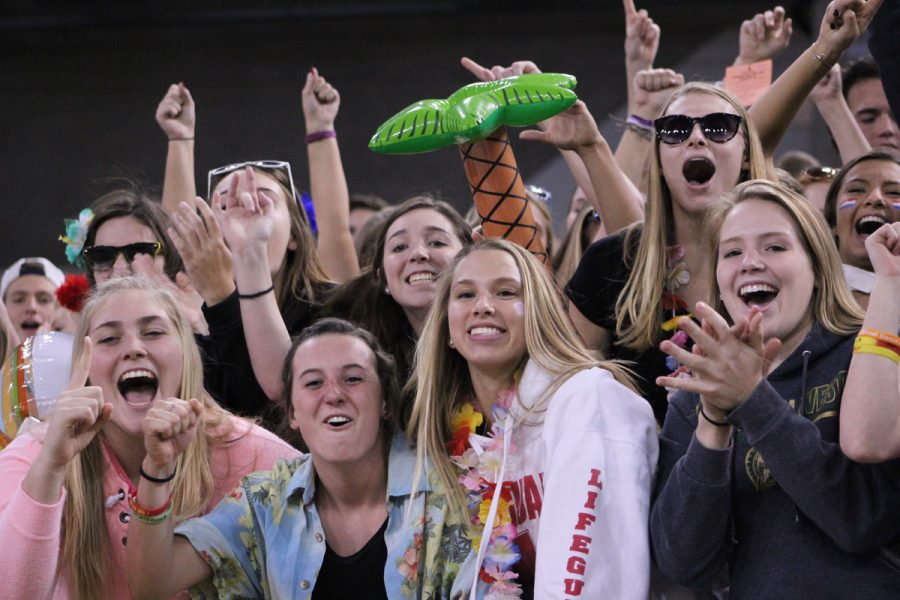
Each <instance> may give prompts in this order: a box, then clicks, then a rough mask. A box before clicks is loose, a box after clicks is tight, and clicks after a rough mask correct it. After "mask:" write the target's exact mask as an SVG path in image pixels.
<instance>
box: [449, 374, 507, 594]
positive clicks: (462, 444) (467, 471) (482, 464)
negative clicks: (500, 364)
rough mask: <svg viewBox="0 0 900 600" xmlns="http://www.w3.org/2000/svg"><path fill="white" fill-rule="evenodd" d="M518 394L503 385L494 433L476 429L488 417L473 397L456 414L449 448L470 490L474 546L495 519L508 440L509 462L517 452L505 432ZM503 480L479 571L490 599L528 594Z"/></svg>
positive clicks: (495, 411)
mask: <svg viewBox="0 0 900 600" xmlns="http://www.w3.org/2000/svg"><path fill="white" fill-rule="evenodd" d="M514 397H515V390H514V389H512V388H510V389H505V390H502V391H501V392H500V394H499V395H498V398H497V401H496V402H495V403H494V405H493V406H492V407H491V419H492V424H491V435H490V436H481V435H478V434H477V433H475V431H476V429H477V428H478V427H479V426H480V425H481V424H482V423H483V422H484V415H483V414H482V413H481V412H480V411H478V410H477V409H476V408H475V406H474V405H473V403H472V402H471V401H466V402H463V404H462V406H460V407H459V408H458V409H457V410H456V411H455V412H454V413H453V414H452V415H451V418H450V428H451V431H452V432H453V437H452V439H451V440H450V441H449V442H448V443H447V447H448V449H449V450H450V458H451V460H452V461H453V462H454V464H456V465H457V466H458V467H459V468H460V470H461V474H460V476H459V482H460V483H461V484H462V486H463V487H464V488H465V489H466V492H467V494H468V499H469V514H470V516H471V531H472V535H471V537H472V547H473V548H478V547H479V546H480V544H481V534H482V531H484V526H485V522H486V521H487V520H488V519H489V518H490V517H489V515H490V512H491V501H492V499H493V498H494V494H495V491H496V488H497V477H498V474H499V473H500V470H501V465H502V463H503V458H504V457H503V454H504V452H503V448H504V442H506V444H507V446H508V452H507V465H509V463H510V462H511V459H512V457H513V455H514V449H513V447H512V444H511V443H510V441H507V440H505V439H504V438H505V436H506V435H508V434H510V433H511V432H507V431H505V429H504V427H505V425H504V424H505V423H506V422H507V418H506V417H507V415H509V409H510V406H511V405H512V401H513V398H514ZM500 485H501V488H500V494H499V497H498V502H497V511H496V517H495V518H494V524H493V527H492V528H491V532H490V539H489V541H488V545H487V551H486V552H485V554H484V561H483V562H482V564H481V569H480V571H479V573H478V578H479V579H480V580H481V581H483V582H485V583H487V584H488V592H487V594H486V595H485V600H512V599H514V598H520V597H521V595H522V589H521V587H520V585H519V583H518V582H516V578H518V574H517V573H516V572H515V571H514V570H513V567H514V566H515V565H516V563H518V562H519V558H520V554H519V547H518V546H517V545H516V543H515V539H516V537H517V535H518V533H517V531H516V526H515V524H514V523H513V522H512V517H511V516H510V511H509V505H510V502H511V501H512V494H511V492H510V491H509V487H508V486H506V485H504V484H503V482H502V481H501V482H500Z"/></svg>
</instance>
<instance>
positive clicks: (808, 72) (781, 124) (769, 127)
mask: <svg viewBox="0 0 900 600" xmlns="http://www.w3.org/2000/svg"><path fill="white" fill-rule="evenodd" d="M881 2H882V0H868V1H867V0H832V1H831V2H830V3H829V4H828V7H827V8H826V9H825V16H824V17H823V19H822V24H821V26H820V28H819V35H818V37H817V39H816V41H815V42H814V43H813V45H812V46H810V47H809V48H808V49H806V50H805V51H804V52H803V54H801V55H800V56H799V57H798V58H797V60H795V61H794V62H793V64H791V66H790V67H788V69H787V70H786V71H785V72H784V73H782V74H781V76H780V77H778V79H776V80H775V82H774V83H773V84H772V86H771V87H769V89H768V90H766V92H765V93H764V94H763V95H762V96H761V97H760V98H759V100H757V101H756V103H755V104H754V105H753V106H752V107H751V108H750V118H751V120H752V121H753V123H754V125H755V126H756V129H757V131H758V132H759V136H760V141H761V142H762V147H763V151H764V152H765V154H766V156H767V157H771V156H772V155H773V154H774V153H775V149H776V148H777V147H778V143H779V142H780V141H781V138H782V137H783V136H784V134H785V132H786V131H787V128H788V125H790V123H791V121H792V120H793V118H794V116H795V115H796V114H797V111H798V110H800V106H801V105H802V104H803V101H804V100H805V99H806V97H807V96H808V95H809V93H810V91H811V90H812V89H813V87H814V86H815V85H816V83H817V82H818V81H819V80H820V79H821V78H822V77H823V76H824V75H825V74H826V73H827V72H828V71H829V70H830V69H831V67H832V66H834V65H835V64H837V61H838V60H839V59H840V57H841V55H842V54H843V53H844V50H846V49H847V48H848V47H849V46H850V44H852V43H853V41H854V40H855V39H856V38H857V37H858V36H859V34H860V33H861V32H862V31H864V30H865V28H866V27H867V26H868V24H869V22H870V21H871V20H872V17H873V16H874V14H875V12H876V11H877V10H878V8H879V7H880V6H881Z"/></svg>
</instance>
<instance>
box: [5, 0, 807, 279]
mask: <svg viewBox="0 0 900 600" xmlns="http://www.w3.org/2000/svg"><path fill="white" fill-rule="evenodd" d="M74 4H75V3H73V6H69V3H62V2H59V3H37V2H19V3H15V2H14V3H13V4H11V5H9V6H8V7H7V8H5V9H2V11H0V81H2V85H0V108H2V110H0V140H2V144H0V175H2V182H3V187H4V201H3V202H2V203H0V223H2V224H3V234H4V235H3V240H4V243H3V244H2V245H0V264H2V265H7V264H9V263H10V262H12V261H13V260H15V259H16V258H17V257H20V256H25V255H45V256H47V257H48V258H50V259H52V260H54V261H56V262H58V263H62V262H63V261H64V258H63V247H62V244H61V243H59V242H57V241H56V238H57V236H58V235H59V234H60V233H61V232H62V225H63V221H62V219H63V217H65V216H69V217H71V216H74V215H75V214H77V212H78V210H80V209H81V208H82V207H84V206H86V205H87V204H89V203H90V201H91V199H92V198H94V197H96V196H97V195H98V194H99V193H100V192H101V191H103V190H104V189H106V186H108V184H106V183H104V179H105V178H108V177H110V176H114V175H123V174H127V175H133V176H137V177H139V178H141V179H143V180H144V181H147V182H149V183H150V184H153V185H156V186H159V185H161V179H162V172H163V165H164V160H165V150H166V143H165V137H164V135H163V134H162V132H161V131H160V130H159V129H158V127H157V125H156V123H155V121H154V111H155V108H156V104H157V103H158V101H159V99H160V98H161V97H162V95H163V93H164V92H165V90H166V88H167V86H168V85H169V84H170V83H172V82H177V81H184V82H185V83H186V85H187V86H188V87H189V88H190V90H191V92H192V93H193V96H194V98H195V100H196V101H197V114H198V125H197V140H198V141H197V173H198V183H199V184H200V185H199V187H198V189H199V190H205V185H206V184H205V173H206V170H208V169H209V168H211V167H214V166H217V165H220V164H225V163H228V162H234V161H237V160H244V159H255V158H279V159H287V160H290V161H292V162H293V164H294V165H295V173H297V174H298V175H295V176H297V178H298V179H299V180H301V181H303V182H305V181H306V180H307V176H306V161H305V148H304V144H303V133H304V130H303V122H302V113H301V110H300V100H299V97H300V89H301V87H302V84H303V80H304V76H305V73H306V70H307V69H308V68H309V67H310V66H312V65H314V66H316V67H318V69H319V71H320V72H321V73H322V74H323V75H324V76H325V77H326V78H328V79H329V80H330V81H331V82H332V83H333V84H334V85H335V86H336V87H337V88H338V89H339V91H340V93H341V96H342V108H341V113H340V116H339V118H338V122H337V130H338V134H339V141H340V145H341V149H342V153H343V157H344V164H345V168H346V171H347V177H348V181H349V184H350V188H351V191H359V192H369V193H376V194H379V195H382V196H384V197H385V198H386V199H388V200H390V201H392V202H397V201H399V200H402V199H403V198H405V197H407V196H409V195H411V194H413V193H417V192H421V191H426V190H427V191H439V192H441V193H442V194H443V195H444V196H446V197H448V198H450V199H451V200H453V201H454V203H455V204H456V205H457V206H458V207H461V208H463V209H464V208H466V207H467V204H468V202H469V199H468V196H467V194H468V191H467V188H466V183H465V178H464V175H463V171H462V168H461V166H460V164H459V159H458V157H457V155H456V152H455V151H454V150H449V149H448V150H443V151H440V152H436V153H432V154H426V155H417V156H403V157H396V156H395V157H385V156H377V155H374V154H372V153H370V152H369V151H368V149H367V148H366V144H367V141H368V138H369V136H370V135H371V134H372V133H373V132H374V130H375V128H376V127H377V126H378V125H379V124H380V123H381V122H383V121H384V120H385V119H386V118H387V117H389V116H390V115H392V114H393V113H394V112H396V111H397V110H399V109H400V108H402V107H404V106H406V105H407V104H409V103H410V102H412V101H415V100H418V99H422V98H428V97H446V96H447V95H449V94H450V93H451V92H453V91H454V90H455V89H457V88H458V87H460V86H462V85H464V84H466V83H469V82H471V81H472V79H471V77H470V76H469V74H468V73H467V72H466V71H465V70H464V69H462V68H461V67H460V66H459V58H460V57H461V56H463V55H467V56H470V57H472V58H474V59H475V60H478V61H479V62H483V63H485V64H489V65H492V64H498V63H499V64H508V63H509V62H511V61H512V60H516V59H531V60H534V61H535V62H537V63H538V64H539V65H540V66H541V67H542V68H543V69H544V70H546V71H558V72H567V73H572V74H574V75H576V76H577V77H578V78H579V81H580V85H579V87H578V90H577V91H578V93H579V95H580V96H581V97H582V98H583V99H584V100H585V101H586V102H587V103H588V106H589V107H590V108H591V110H592V112H593V113H594V114H595V115H596V116H597V118H598V120H602V119H604V118H605V117H607V116H608V115H610V114H611V113H613V112H615V111H617V110H618V109H619V107H620V106H621V104H622V103H623V102H624V66H623V53H622V42H623V38H624V26H623V17H622V5H621V2H619V1H616V0H607V1H590V2H588V1H580V2H578V1H564V0H559V1H556V2H547V1H542V2H516V3H512V2H495V3H491V2H468V1H462V2H453V1H443V2H442V1H431V2H428V1H423V2H409V3H385V2H365V1H361V2H299V3H294V4H290V3H287V2H266V3H252V2H249V1H245V2H239V1H229V2H195V3H192V4H191V8H189V9H183V8H179V7H178V6H177V5H176V4H175V3H173V2H152V3H151V2H141V3H137V2H135V3H127V2H125V3H122V2H119V3H115V4H114V3H111V2H84V3H77V6H74ZM805 4H806V3H801V2H798V3H796V5H797V6H796V7H793V8H792V7H790V6H788V9H789V12H792V14H794V15H795V17H797V18H798V21H799V22H798V23H797V25H796V26H795V28H796V29H797V30H798V32H797V34H796V36H797V39H796V40H795V42H794V46H795V47H796V48H797V51H798V52H799V50H800V49H802V48H803V47H805V46H804V45H803V42H802V39H803V27H804V22H805V21H809V22H813V23H816V25H815V27H817V23H818V19H819V15H818V11H816V15H806V16H804V10H805V9H801V8H800V7H801V6H802V5H805ZM639 5H642V6H645V7H646V8H648V9H649V10H650V12H651V15H652V16H653V17H654V19H655V20H656V21H657V22H658V23H659V24H660V25H661V26H662V29H663V33H662V44H661V48H660V53H659V59H658V61H657V63H658V65H659V66H672V65H677V64H678V63H679V62H680V61H682V60H683V59H684V58H685V57H687V56H689V55H690V53H691V52H692V51H695V50H696V49H697V47H698V46H700V45H702V44H704V43H706V42H707V41H708V40H710V39H712V38H713V37H714V36H715V35H716V34H717V33H720V32H723V31H725V30H728V29H731V30H733V32H734V33H733V35H729V36H727V39H726V41H725V42H723V43H721V44H718V45H717V46H716V48H715V52H714V55H713V56H707V58H708V59H709V60H712V61H714V63H715V64H717V65H718V66H717V67H716V71H715V73H714V74H713V75H712V76H710V75H709V74H698V73H692V72H687V73H686V74H687V75H688V76H696V75H701V76H704V77H705V78H716V77H721V76H722V73H723V72H724V67H725V65H726V64H729V63H730V62H731V60H732V59H733V58H734V56H735V55H736V53H737V33H736V31H737V27H738V26H739V24H740V21H741V20H742V19H744V18H748V17H750V16H752V15H753V14H754V13H755V12H758V11H760V10H764V9H765V8H767V7H770V5H771V3H767V2H758V1H751V0H747V1H740V2H737V1H724V0H718V1H710V0H686V1H679V2H666V1H660V0H655V1H651V2H645V3H639ZM620 116H621V117H624V116H625V115H624V114H621V115H620ZM604 131H606V129H604ZM516 150H517V157H518V160H519V166H520V167H521V168H522V170H523V172H524V173H525V175H526V179H528V174H529V173H534V172H538V171H539V170H540V169H541V168H542V166H543V165H545V164H547V163H548V162H549V161H552V160H553V159H554V158H555V156H556V153H555V151H554V150H553V149H551V148H547V147H543V146H539V145H534V144H530V145H529V144H525V143H520V144H517V145H516ZM564 201H565V199H561V200H560V202H564Z"/></svg>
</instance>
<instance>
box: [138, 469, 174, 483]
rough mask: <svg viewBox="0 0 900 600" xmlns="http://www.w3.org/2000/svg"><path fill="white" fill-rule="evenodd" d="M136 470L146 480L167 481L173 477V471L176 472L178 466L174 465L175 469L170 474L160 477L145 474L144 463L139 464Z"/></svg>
mask: <svg viewBox="0 0 900 600" xmlns="http://www.w3.org/2000/svg"><path fill="white" fill-rule="evenodd" d="M138 472H139V473H140V474H141V477H143V478H144V479H146V480H147V481H151V482H153V483H169V482H170V481H172V480H173V479H175V473H177V472H178V467H175V470H174V471H172V474H171V475H169V476H168V477H162V478H160V477H151V476H150V475H147V473H145V472H144V465H141V466H140V467H139V468H138Z"/></svg>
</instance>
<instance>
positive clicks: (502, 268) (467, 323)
mask: <svg viewBox="0 0 900 600" xmlns="http://www.w3.org/2000/svg"><path fill="white" fill-rule="evenodd" d="M447 324H448V328H449V330H450V339H451V340H452V341H453V347H454V348H455V349H456V351H457V352H459V353H460V354H461V355H462V357H463V358H465V359H466V361H467V362H468V363H469V372H470V373H471V374H472V377H473V379H474V378H475V377H476V376H477V374H478V373H484V374H490V375H491V376H492V377H501V378H506V377H512V374H513V373H514V372H515V369H516V368H517V367H518V366H519V364H520V363H521V362H522V359H523V358H524V357H525V355H526V354H527V347H526V344H525V301H524V299H523V297H522V276H521V274H520V273H519V268H518V267H517V266H516V263H515V260H514V259H513V257H512V256H510V255H509V254H508V253H506V252H504V251H502V250H479V251H477V252H473V253H472V254H470V255H468V256H467V257H465V258H464V259H462V261H460V263H459V265H458V266H457V268H456V272H455V273H454V274H453V281H452V283H451V285H450V301H449V304H448V308H447Z"/></svg>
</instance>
